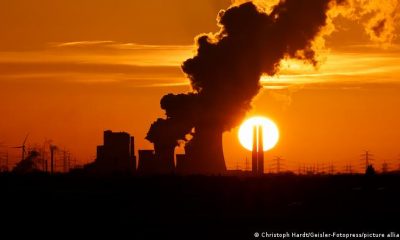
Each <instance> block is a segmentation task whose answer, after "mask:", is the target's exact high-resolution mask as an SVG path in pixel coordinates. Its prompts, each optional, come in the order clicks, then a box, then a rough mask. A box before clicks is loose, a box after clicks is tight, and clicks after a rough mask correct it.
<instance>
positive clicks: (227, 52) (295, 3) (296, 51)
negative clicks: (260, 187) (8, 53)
mask: <svg viewBox="0 0 400 240" xmlns="http://www.w3.org/2000/svg"><path fill="white" fill-rule="evenodd" d="M259 2H262V1H257V2H251V1H250V2H244V3H241V4H238V3H234V4H233V5H232V6H231V7H230V8H229V9H227V10H226V11H223V10H222V11H220V13H219V14H218V18H217V20H218V26H219V27H220V31H219V32H218V33H214V34H202V35H199V36H198V37H197V38H196V45H197V53H196V55H195V56H194V57H193V58H191V59H188V60H186V61H185V62H184V63H183V64H182V70H183V72H184V73H185V74H186V75H187V77H188V78H189V80H190V83H191V86H192V90H193V91H192V92H191V93H188V94H178V95H173V94H168V95H166V96H164V97H163V98H162V100H161V107H162V109H164V110H165V113H166V119H158V120H157V121H156V122H155V123H153V124H152V126H151V128H150V131H149V133H148V136H147V139H148V140H150V141H151V142H153V143H155V145H156V144H160V143H163V142H164V143H168V144H172V145H173V146H176V145H177V144H178V142H179V140H185V136H186V135H187V134H192V135H193V139H191V140H190V141H189V142H188V143H187V144H186V147H185V150H186V154H187V156H188V158H189V160H188V161H191V163H192V166H193V168H196V170H195V169H193V170H192V171H194V172H201V173H220V172H222V171H224V170H225V163H224V159H223V153H222V133H223V132H224V131H227V130H230V129H231V128H233V127H235V126H237V125H238V124H239V123H240V122H241V121H242V120H243V118H244V116H245V114H246V112H247V111H248V110H249V109H250V108H251V102H252V99H253V98H254V97H255V96H256V95H257V94H258V92H259V90H260V88H261V86H260V82H259V80H260V77H261V76H262V75H263V74H266V75H269V76H272V75H275V74H276V73H277V72H278V71H279V64H280V62H281V60H283V59H288V58H291V59H299V60H302V61H304V62H307V63H309V64H312V65H316V64H317V62H318V61H317V52H316V51H317V50H316V49H317V47H316V45H317V44H316V43H318V41H317V40H318V39H319V38H321V37H323V36H325V35H327V34H330V33H331V32H332V31H333V28H332V17H335V16H338V15H343V16H344V15H346V16H353V17H361V15H360V16H356V15H355V12H351V11H348V10H346V6H349V5H351V6H354V7H355V5H356V4H357V3H359V4H361V2H363V3H364V2H365V1H356V0H349V1H345V0H281V1H274V2H276V4H275V5H271V4H260V3H259ZM364 4H366V3H364ZM360 6H361V5H360ZM345 10H346V11H345ZM363 14H364V13H363ZM365 14H367V13H365ZM376 16H377V17H376V18H377V19H376V20H375V22H376V23H377V24H375V25H374V24H372V23H369V24H370V25H374V27H371V30H372V31H373V33H371V34H373V35H374V36H376V37H384V36H385V34H386V32H387V31H389V30H385V29H386V27H387V26H388V20H378V16H380V14H377V15H376Z"/></svg>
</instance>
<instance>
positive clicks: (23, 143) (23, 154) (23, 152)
mask: <svg viewBox="0 0 400 240" xmlns="http://www.w3.org/2000/svg"><path fill="white" fill-rule="evenodd" d="M28 136H29V133H28V134H26V137H25V140H24V141H23V142H22V145H21V146H17V147H13V148H20V149H21V151H22V154H21V155H22V160H24V159H25V153H26V150H25V143H26V140H28Z"/></svg>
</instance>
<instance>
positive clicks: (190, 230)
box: [0, 174, 400, 239]
mask: <svg viewBox="0 0 400 240" xmlns="http://www.w3.org/2000/svg"><path fill="white" fill-rule="evenodd" d="M0 191H1V193H0V194H1V199H0V206H1V215H0V219H1V220H0V221H1V225H0V226H1V227H0V228H1V229H3V230H4V229H17V230H18V229H21V231H29V233H30V234H33V235H40V234H41V233H43V232H47V231H53V232H54V231H55V232H57V234H58V235H59V234H61V235H64V234H66V235H73V234H78V232H79V234H81V233H82V232H84V233H87V234H94V235H102V234H103V233H104V234H106V233H107V234H111V235H113V234H115V236H116V235H119V234H124V235H125V236H127V237H126V238H124V239H195V238H200V239H234V238H235V239H255V237H254V236H253V235H254V233H255V232H271V231H275V232H293V231H296V232H304V231H306V232H308V231H313V232H321V231H328V232H329V231H336V232H385V233H388V232H391V231H397V232H400V220H399V216H400V175H377V176H369V177H367V176H362V175H352V176H351V175H347V176H346V175H337V176H265V177H258V178H254V177H222V176H219V177H218V176H215V177H205V176H190V177H179V176H158V177H121V176H119V177H116V176H114V177H93V176H92V177H87V176H85V177H84V176H80V175H58V176H48V175H28V176H16V175H11V174H6V175H2V176H0ZM25 233H26V232H25ZM58 235H57V236H58ZM118 239H120V238H118Z"/></svg>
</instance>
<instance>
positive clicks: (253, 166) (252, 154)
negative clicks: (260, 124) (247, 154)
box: [251, 126, 258, 174]
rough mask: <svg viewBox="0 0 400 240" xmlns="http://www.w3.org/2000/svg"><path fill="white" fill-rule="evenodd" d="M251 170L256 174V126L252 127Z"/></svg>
mask: <svg viewBox="0 0 400 240" xmlns="http://www.w3.org/2000/svg"><path fill="white" fill-rule="evenodd" d="M251 169H252V172H253V174H257V172H258V171H257V169H258V168H257V126H254V127H253V151H252V152H251Z"/></svg>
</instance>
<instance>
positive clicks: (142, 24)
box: [0, 0, 400, 171]
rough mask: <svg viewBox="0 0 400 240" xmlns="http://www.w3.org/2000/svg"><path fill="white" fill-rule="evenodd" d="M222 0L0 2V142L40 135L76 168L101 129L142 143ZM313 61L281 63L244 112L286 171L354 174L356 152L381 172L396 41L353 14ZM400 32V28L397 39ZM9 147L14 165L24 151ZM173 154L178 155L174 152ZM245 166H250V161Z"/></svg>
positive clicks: (231, 157) (395, 154) (398, 50)
mask: <svg viewBox="0 0 400 240" xmlns="http://www.w3.org/2000/svg"><path fill="white" fill-rule="evenodd" d="M230 4H231V1H230V0H193V1H185V0H171V1H162V0H148V1H132V0H112V1H111V0H79V1H78V0H57V1H54V0H37V1H31V0H3V1H1V2H0V36H1V38H0V110H1V111H0V114H1V118H0V142H1V143H2V144H3V145H4V146H17V145H20V144H21V142H22V141H23V139H24V138H25V136H26V134H27V133H29V134H30V135H29V139H28V145H30V146H34V145H35V144H38V145H41V144H43V142H44V141H45V139H51V140H52V141H53V143H54V144H56V145H58V146H60V147H63V148H64V147H65V148H67V149H69V150H70V151H71V153H72V154H73V155H74V156H76V158H77V159H78V161H79V162H80V163H82V164H83V163H88V162H90V161H93V160H94V157H95V152H96V145H99V144H101V143H102V132H103V130H107V129H110V130H113V131H126V132H129V133H130V134H132V135H134V136H135V138H136V146H137V148H139V149H151V148H152V144H150V143H149V142H148V141H146V140H144V137H145V136H146V133H147V131H148V129H149V127H150V124H151V123H152V122H153V121H154V120H155V119H156V118H157V117H163V111H162V110H161V109H160V104H159V101H160V98H161V97H162V96H163V95H165V94H167V93H181V92H188V91H190V85H189V81H188V80H187V79H186V78H185V75H184V74H183V73H182V71H181V69H180V65H181V63H182V62H183V61H184V60H186V59H188V58H190V57H192V56H193V54H194V53H195V52H194V51H195V47H194V46H193V42H194V38H195V36H196V35H198V34H200V33H208V32H216V31H218V29H219V28H218V26H217V25H216V16H217V14H218V12H219V10H220V9H226V8H227V7H229V6H230ZM335 25H336V31H335V32H333V33H332V34H331V35H330V36H329V37H327V38H326V47H325V48H324V50H322V51H321V52H320V59H321V62H320V64H319V65H318V66H317V68H314V67H312V66H308V65H305V64H303V63H300V62H296V61H286V62H283V63H282V69H281V71H280V72H279V74H278V76H275V77H267V76H265V77H263V78H262V79H261V81H262V84H263V86H264V89H263V90H262V91H261V92H260V94H259V95H258V96H257V97H256V98H255V99H254V101H253V109H252V110H251V111H250V112H249V113H248V116H249V117H250V116H253V115H263V116H267V117H269V118H271V119H272V120H274V121H275V122H276V124H277V125H278V127H279V129H280V134H281V136H280V141H279V143H278V144H277V146H276V147H275V148H274V149H272V150H271V151H269V152H267V153H266V157H265V159H266V163H265V165H266V171H269V169H270V167H271V165H272V158H273V157H274V156H282V157H283V158H284V159H285V160H284V164H285V169H290V170H295V171H297V169H298V167H299V164H301V165H302V164H303V163H304V164H308V165H314V164H315V165H319V166H325V167H327V166H328V165H329V164H334V165H336V170H338V171H343V170H344V166H345V165H346V164H352V165H353V168H354V169H361V166H362V163H363V162H362V161H361V160H360V158H361V157H360V155H361V154H362V153H363V151H364V150H369V151H371V153H373V154H374V159H375V164H376V167H377V168H378V169H380V168H381V164H382V163H383V162H384V161H386V162H388V163H389V167H390V168H392V169H393V168H398V166H399V164H400V127H399V123H400V112H399V106H400V40H399V38H395V37H393V39H391V40H392V41H391V42H390V43H387V42H384V43H383V42H379V41H373V40H374V39H372V40H371V39H370V37H369V36H368V34H367V32H366V31H364V28H365V26H364V25H363V24H362V23H361V22H360V21H351V20H348V19H344V18H340V17H339V18H337V19H336V20H335ZM396 34H400V30H399V28H397V29H396V30H394V35H393V36H395V35H396ZM0 151H3V152H4V151H9V153H10V157H11V163H12V164H15V163H16V161H17V160H18V159H19V158H20V152H19V151H18V150H14V149H10V148H6V147H2V148H1V149H0ZM180 151H181V150H180ZM224 154H225V159H226V163H227V166H228V168H229V169H235V168H236V166H237V165H238V166H239V167H240V168H244V167H245V159H246V157H247V158H248V159H249V163H250V158H251V154H250V152H248V151H247V150H245V149H244V148H243V147H241V146H240V144H239V141H238V138H237V128H235V129H232V131H231V132H228V133H225V135H224ZM249 167H250V165H249Z"/></svg>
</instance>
